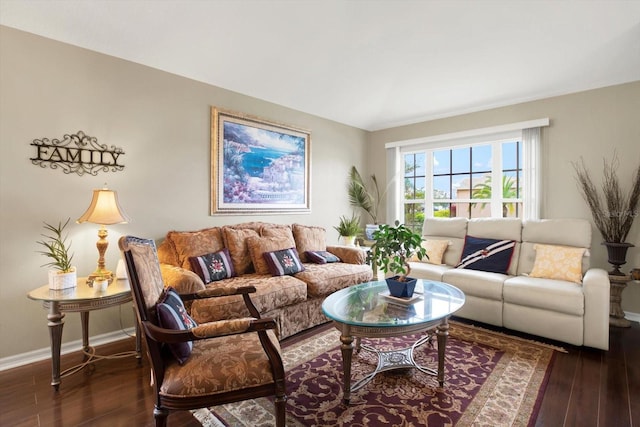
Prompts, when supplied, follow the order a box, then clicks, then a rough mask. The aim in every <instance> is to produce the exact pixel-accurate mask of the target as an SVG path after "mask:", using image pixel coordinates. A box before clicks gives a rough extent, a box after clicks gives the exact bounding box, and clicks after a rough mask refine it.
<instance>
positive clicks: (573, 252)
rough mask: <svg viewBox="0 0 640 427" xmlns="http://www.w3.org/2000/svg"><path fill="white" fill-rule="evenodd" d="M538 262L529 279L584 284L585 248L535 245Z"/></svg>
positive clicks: (534, 265) (536, 261) (535, 263)
mask: <svg viewBox="0 0 640 427" xmlns="http://www.w3.org/2000/svg"><path fill="white" fill-rule="evenodd" d="M533 249H535V251H536V260H535V262H534V263H533V269H532V270H531V273H529V277H539V278H543V279H555V280H566V281H569V282H574V283H582V256H583V255H584V252H585V251H586V249H585V248H574V247H569V246H554V245H539V244H538V245H534V246H533Z"/></svg>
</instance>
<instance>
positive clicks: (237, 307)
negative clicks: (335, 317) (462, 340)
mask: <svg viewBox="0 0 640 427" xmlns="http://www.w3.org/2000/svg"><path fill="white" fill-rule="evenodd" d="M325 236H326V230H325V229H324V228H322V227H314V226H308V225H301V224H292V225H282V224H272V223H264V222H249V223H242V224H237V225H226V226H221V227H212V228H207V229H203V230H197V231H170V232H168V233H167V235H166V238H165V239H164V240H163V241H162V242H161V243H160V244H159V245H158V258H159V260H160V266H161V270H162V276H163V280H164V282H165V286H172V287H173V288H175V289H176V290H177V291H178V292H179V293H191V292H197V291H199V290H203V289H211V290H215V289H221V288H226V287H240V286H255V288H256V293H254V294H252V295H251V299H252V301H253V303H254V304H255V305H256V307H257V308H258V310H259V311H260V313H261V315H262V316H263V317H272V318H274V319H275V321H276V323H277V324H278V327H279V338H280V339H283V338H286V337H288V336H291V335H294V334H296V333H298V332H300V331H303V330H305V329H308V328H310V327H312V326H315V325H319V324H321V323H324V322H326V321H327V318H326V317H325V316H324V315H323V314H322V310H321V305H322V301H323V300H324V298H325V297H326V296H328V295H329V294H331V293H333V292H335V291H337V290H339V289H342V288H345V287H347V286H350V285H353V284H357V283H362V282H367V281H369V280H371V279H372V277H373V273H372V269H371V267H370V266H369V265H367V264H366V263H365V258H366V257H365V253H364V252H363V251H362V250H361V249H360V248H355V247H343V246H327V244H326V238H325ZM264 254H268V256H267V257H265V255H264ZM332 255H333V256H332ZM312 259H313V260H315V261H314V262H312ZM326 260H329V262H326ZM278 262H280V264H281V265H279V264H278ZM321 262H324V263H321ZM278 267H281V268H280V270H278ZM283 268H284V270H283ZM206 282H208V283H206ZM188 309H189V312H190V314H191V316H192V317H193V319H194V320H195V321H196V322H198V323H202V322H210V321H214V320H221V319H229V318H237V317H245V316H248V315H249V314H248V312H247V311H246V307H245V304H244V303H243V301H242V297H241V296H239V295H233V296H226V297H221V298H215V299H207V300H195V301H193V302H192V303H191V304H190V305H189V306H188Z"/></svg>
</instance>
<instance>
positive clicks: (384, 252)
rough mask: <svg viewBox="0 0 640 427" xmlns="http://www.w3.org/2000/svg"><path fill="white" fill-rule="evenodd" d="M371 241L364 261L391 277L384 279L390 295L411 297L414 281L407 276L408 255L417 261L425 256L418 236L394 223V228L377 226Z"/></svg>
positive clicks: (424, 250)
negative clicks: (371, 243) (372, 242)
mask: <svg viewBox="0 0 640 427" xmlns="http://www.w3.org/2000/svg"><path fill="white" fill-rule="evenodd" d="M373 238H374V240H375V243H374V244H373V245H372V246H371V250H370V251H369V252H368V253H367V261H368V262H370V263H371V264H372V265H375V266H376V267H380V269H381V270H382V271H384V272H385V273H388V272H391V273H393V274H395V276H393V277H388V278H387V279H386V281H387V286H388V287H389V292H390V293H391V295H393V296H397V297H411V296H412V295H413V291H414V289H415V285H416V281H417V280H416V279H413V278H411V277H408V276H409V274H410V273H411V266H410V265H409V260H410V259H411V257H412V256H416V257H417V258H418V259H420V260H421V259H423V258H425V257H427V251H426V249H425V248H424V247H423V246H422V236H421V235H420V234H418V233H416V232H414V231H413V230H411V229H410V228H408V227H407V226H405V225H404V224H400V222H399V221H396V222H395V226H390V225H387V224H382V225H380V227H379V228H378V229H377V230H376V231H375V232H374V233H373ZM427 258H428V257H427Z"/></svg>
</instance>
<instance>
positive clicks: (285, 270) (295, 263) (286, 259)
mask: <svg viewBox="0 0 640 427" xmlns="http://www.w3.org/2000/svg"><path fill="white" fill-rule="evenodd" d="M262 257H263V258H264V260H265V261H266V262H267V266H268V268H269V273H271V275H272V276H284V275H285V274H296V273H299V272H301V271H304V266H303V265H302V263H301V262H300V258H298V252H297V251H296V248H288V249H281V250H279V251H272V252H264V253H263V254H262Z"/></svg>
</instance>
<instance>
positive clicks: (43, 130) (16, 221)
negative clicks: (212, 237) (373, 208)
mask: <svg viewBox="0 0 640 427" xmlns="http://www.w3.org/2000/svg"><path fill="white" fill-rule="evenodd" d="M0 55H1V59H0V205H1V221H0V271H2V272H3V274H2V280H0V300H1V301H2V310H0V358H4V357H7V356H11V355H16V354H21V353H24V352H28V351H32V350H37V349H42V348H48V345H49V336H48V331H47V326H46V314H47V313H46V311H45V310H44V309H43V308H42V306H41V305H40V303H38V302H35V301H31V300H29V299H27V297H26V294H27V292H28V291H29V290H30V289H32V288H35V287H38V286H41V285H43V284H45V283H46V269H45V268H43V267H41V265H42V264H43V263H44V262H45V259H44V258H43V257H42V256H41V255H39V254H37V253H36V251H38V250H39V248H38V246H37V245H36V243H35V242H36V240H38V239H39V238H40V233H41V232H42V222H43V221H47V222H57V221H59V220H64V219H66V218H67V217H71V219H72V220H75V219H77V218H78V217H79V216H80V215H81V214H82V213H83V212H84V211H85V209H86V208H87V207H88V205H89V201H90V200H91V190H92V189H94V188H99V187H101V186H102V185H103V184H104V183H105V182H106V183H108V185H109V187H110V188H112V189H115V190H117V191H118V195H119V199H120V202H121V204H122V206H123V208H124V210H125V211H126V212H127V213H128V214H129V216H130V217H131V218H132V222H131V223H130V224H128V225H116V226H111V227H109V231H110V235H109V237H110V239H109V240H110V242H111V243H110V246H109V250H108V254H107V265H108V267H109V268H111V269H115V265H116V262H117V259H118V257H119V252H118V249H117V239H118V237H119V236H121V235H122V234H123V233H127V234H134V235H138V236H143V237H152V238H155V239H160V238H162V237H163V236H164V235H165V234H166V232H167V231H168V230H170V229H177V230H192V229H198V228H203V227H209V226H214V225H221V224H227V223H236V222H241V221H251V220H262V221H273V222H279V223H291V222H299V223H304V224H315V225H320V226H323V227H325V228H327V230H328V233H327V235H328V240H329V242H330V243H337V241H338V240H337V239H338V236H337V233H336V232H335V230H333V228H332V227H333V226H334V225H336V224H337V222H338V217H339V216H340V215H342V214H347V213H350V212H351V208H350V207H349V204H348V200H347V195H346V191H342V189H344V188H345V185H346V178H347V174H348V169H349V167H350V166H351V165H353V164H355V165H357V166H358V167H359V168H360V169H362V170H366V169H365V168H366V164H365V145H366V138H367V133H366V132H364V131H362V130H359V129H355V128H352V127H349V126H345V125H342V124H338V123H335V122H332V121H328V120H324V119H321V118H318V117H315V116H311V115H308V114H304V113H302V112H299V111H294V110H291V109H287V108H284V107H281V106H278V105H274V104H270V103H267V102H264V101H260V100H257V99H254V98H250V97H247V96H243V95H240V94H237V93H234V92H230V91H227V90H223V89H220V88H217V87H213V86H209V85H205V84H202V83H199V82H196V81H192V80H188V79H185V78H181V77H178V76H175V75H172V74H168V73H165V72H161V71H158V70H154V69H151V68H148V67H144V66H140V65H137V64H134V63H131V62H127V61H123V60H120V59H116V58H113V57H109V56H106V55H101V54H98V53H95V52H91V51H87V50H84V49H80V48H77V47H72V46H69V45H65V44H62V43H58V42H54V41H51V40H48V39H44V38H41V37H38V36H34V35H30V34H27V33H24V32H20V31H16V30H13V29H9V28H6V27H1V28H0ZM211 105H215V106H219V107H222V108H227V109H231V110H234V111H239V112H243V113H246V114H252V115H257V116H260V117H264V118H266V119H270V120H272V121H276V122H280V123H286V124H290V125H294V126H297V127H301V128H305V129H310V130H311V132H312V143H311V144H312V157H311V162H312V188H311V204H312V212H311V213H310V214H298V215H262V216H242V217H241V216H210V215H209V201H210V198H209V181H210V179H209V178H210V176H209V175H210V174H209V158H210V155H209V152H210V120H209V117H210V116H209V115H210V112H209V109H210V106H211ZM78 130H82V131H84V132H85V133H87V134H88V135H91V136H95V137H97V138H98V142H100V143H103V144H109V145H115V146H117V147H121V148H123V149H124V151H125V154H124V155H123V156H122V157H121V159H122V160H123V163H124V165H125V169H124V171H122V172H115V173H114V172H110V173H100V174H98V176H95V177H94V176H78V175H77V174H73V175H65V174H64V173H63V172H62V171H61V170H52V169H50V168H41V167H39V166H35V165H32V164H31V162H30V161H29V158H30V157H32V156H33V155H34V149H33V147H32V146H30V145H29V144H30V143H31V142H32V141H33V140H34V139H36V138H38V139H39V138H43V137H46V138H62V136H63V135H64V134H65V133H75V132H77V131H78ZM336 189H338V191H336ZM70 237H71V240H72V242H73V249H74V251H75V264H76V266H77V268H78V269H79V273H80V274H82V275H86V274H89V273H90V272H91V271H93V269H94V268H95V263H96V260H97V251H96V248H95V242H96V240H97V227H96V226H94V225H92V224H88V223H85V224H75V223H73V224H72V225H71V227H70ZM90 317H91V323H90V333H91V335H93V336H95V335H98V334H103V333H106V332H109V331H117V330H118V329H120V317H122V319H123V323H124V326H125V327H129V326H131V325H132V324H133V323H132V318H133V317H132V310H131V309H130V307H128V306H124V307H122V309H121V310H119V309H118V308H113V309H106V310H101V311H95V312H92V313H91V316H90ZM78 339H80V328H79V315H78V314H75V313H72V314H68V315H67V317H66V324H65V327H64V334H63V342H69V341H74V340H78Z"/></svg>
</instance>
